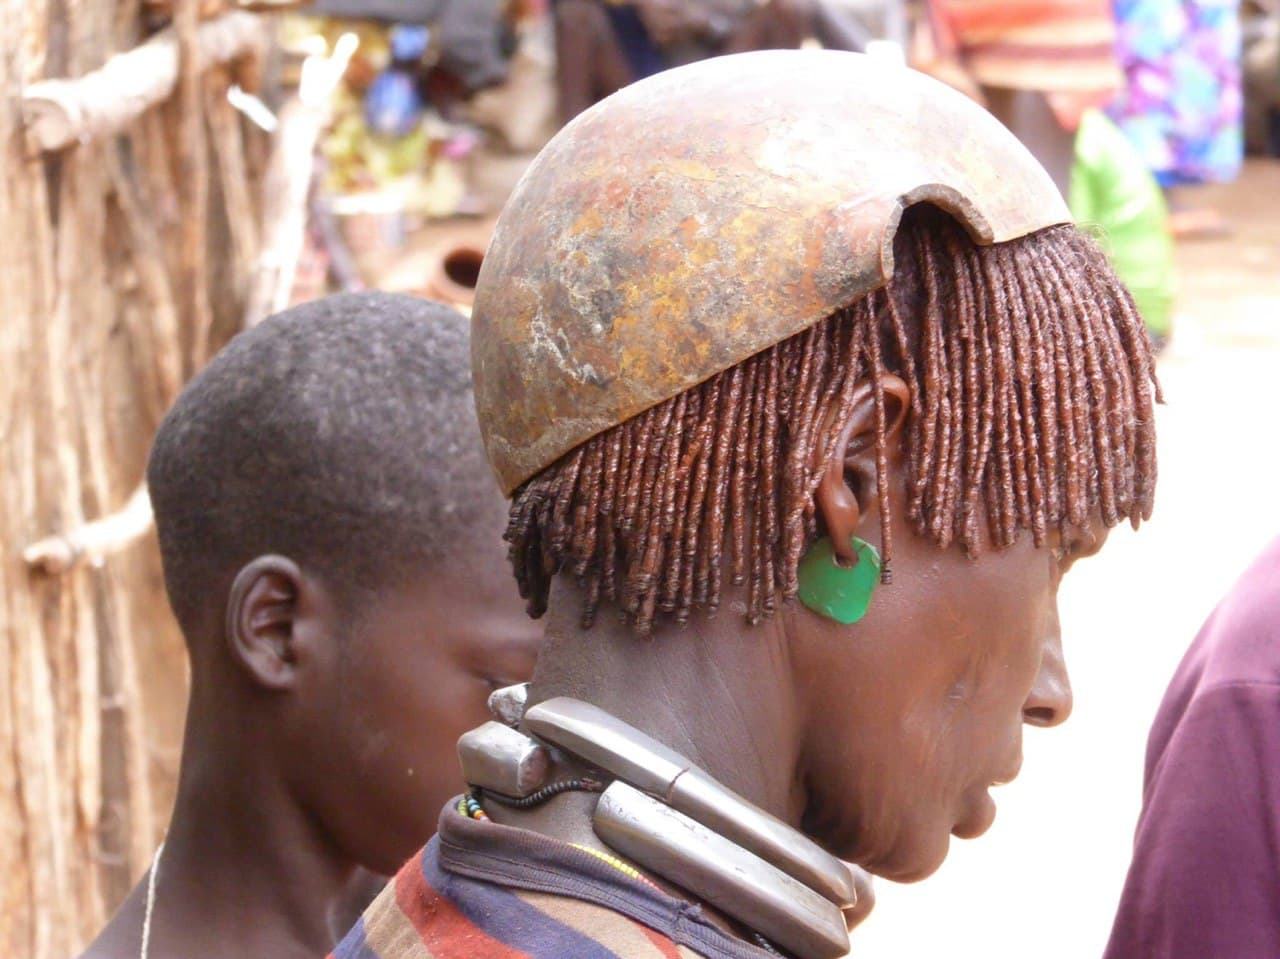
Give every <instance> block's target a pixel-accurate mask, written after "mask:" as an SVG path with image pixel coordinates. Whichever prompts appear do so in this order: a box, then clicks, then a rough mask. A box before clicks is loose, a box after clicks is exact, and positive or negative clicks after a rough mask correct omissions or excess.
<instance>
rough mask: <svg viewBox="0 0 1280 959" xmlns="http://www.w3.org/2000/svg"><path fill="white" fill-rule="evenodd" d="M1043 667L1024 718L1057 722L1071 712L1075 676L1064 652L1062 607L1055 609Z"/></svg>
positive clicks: (1043, 723) (1032, 722)
mask: <svg viewBox="0 0 1280 959" xmlns="http://www.w3.org/2000/svg"><path fill="white" fill-rule="evenodd" d="M1050 618H1051V622H1050V624H1049V629H1048V635H1047V636H1046V637H1045V642H1044V653H1043V655H1042V656H1041V658H1040V670H1039V672H1037V673H1036V679H1035V682H1034V683H1033V684H1032V685H1031V692H1030V694H1029V695H1028V696H1027V701H1026V702H1025V703H1023V704H1022V721H1023V722H1025V723H1027V725H1029V726H1041V727H1045V728H1048V727H1049V726H1057V725H1059V724H1060V723H1064V722H1066V721H1067V717H1068V716H1070V715H1071V702H1072V700H1071V677H1069V676H1068V675H1067V663H1066V660H1065V659H1064V658H1063V656H1062V633H1061V631H1060V630H1059V629H1058V611H1057V610H1056V609H1055V610H1054V611H1053V614H1052V616H1051V617H1050Z"/></svg>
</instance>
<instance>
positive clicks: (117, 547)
mask: <svg viewBox="0 0 1280 959" xmlns="http://www.w3.org/2000/svg"><path fill="white" fill-rule="evenodd" d="M153 519H154V517H153V516H152V513H151V497H150V496H149V495H148V494H147V486H146V484H145V483H144V484H142V485H141V486H139V487H138V488H137V489H136V490H134V492H133V495H132V496H130V497H129V501H128V502H127V503H125V505H124V508H123V509H121V510H120V511H119V512H118V513H112V514H111V515H109V516H104V517H102V518H101V519H96V520H93V521H92V522H89V523H85V524H84V525H82V526H77V527H75V528H74V529H70V530H67V532H65V533H61V534H58V535H54V536H46V537H45V538H44V539H42V540H39V541H37V542H35V543H32V544H31V545H30V546H28V547H27V548H26V549H24V550H23V551H22V559H23V561H24V562H25V563H26V564H27V565H28V566H30V567H31V568H32V569H37V570H40V571H41V572H44V573H47V574H49V575H50V576H57V575H60V574H62V573H65V572H67V571H68V570H70V569H71V568H73V567H74V566H76V565H77V564H79V563H81V562H83V561H84V560H85V559H88V560H89V561H91V562H94V563H97V562H100V561H101V560H103V559H104V558H106V557H107V556H110V555H112V554H113V553H118V552H120V551H121V550H123V549H125V548H126V547H128V546H131V545H132V544H133V543H135V542H137V541H138V540H139V539H141V538H142V537H143V536H144V535H146V533H147V531H148V530H150V529H151V524H152V521H153Z"/></svg>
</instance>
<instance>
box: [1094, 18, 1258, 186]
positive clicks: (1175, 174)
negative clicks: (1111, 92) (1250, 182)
mask: <svg viewBox="0 0 1280 959" xmlns="http://www.w3.org/2000/svg"><path fill="white" fill-rule="evenodd" d="M1115 7H1116V17H1117V19H1118V21H1119V27H1120V43H1119V52H1120V59H1121V64H1122V66H1123V67H1124V71H1125V74H1126V77H1127V83H1126V85H1125V88H1124V90H1123V91H1122V92H1121V94H1120V95H1119V96H1118V97H1117V99H1116V100H1115V101H1114V102H1113V103H1112V105H1111V106H1110V108H1109V109H1108V112H1109V113H1110V115H1111V117H1112V119H1114V120H1115V121H1116V123H1117V124H1119V126H1120V128H1121V129H1122V130H1123V131H1124V133H1125V135H1126V136H1127V137H1128V138H1129V140H1130V141H1131V142H1132V143H1133V145H1134V146H1135V147H1137V149H1138V152H1139V153H1140V154H1141V155H1142V157H1143V159H1144V160H1145V161H1146V163H1147V166H1148V167H1150V169H1151V171H1152V172H1153V173H1154V174H1155V175H1156V178H1157V179H1158V180H1159V181H1160V183H1161V185H1163V186H1172V185H1175V184H1178V183H1204V182H1218V181H1225V180H1231V179H1233V178H1234V177H1235V176H1236V174H1237V173H1239V171H1240V163H1241V160H1242V158H1243V151H1244V146H1243V133H1242V111H1243V106H1244V104H1243V100H1242V97H1241V83H1240V10H1239V0H1115Z"/></svg>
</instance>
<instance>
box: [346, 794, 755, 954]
mask: <svg viewBox="0 0 1280 959" xmlns="http://www.w3.org/2000/svg"><path fill="white" fill-rule="evenodd" d="M455 802H456V801H455ZM770 956H771V954H770V953H768V952H766V951H765V950H764V949H761V948H759V947H757V946H754V945H751V944H749V943H745V942H742V941H741V940H738V939H735V938H733V937H731V936H729V935H728V934H727V933H725V932H723V931H722V930H721V929H720V928H719V927H717V926H714V925H712V924H711V923H710V922H708V921H707V919H706V918H705V917H704V916H703V915H702V908H701V906H698V905H696V904H694V903H690V902H686V901H684V900H681V899H676V898H673V897H671V896H668V895H667V894H665V893H663V892H661V891H659V890H658V889H656V888H655V887H652V886H650V885H648V884H647V883H645V882H643V881H640V880H636V879H633V878H631V877H630V876H627V875H625V874H623V873H622V872H620V871H619V870H618V869H617V868H615V867H614V866H612V865H609V864H608V863H606V862H603V861H601V860H600V859H598V858H597V857H595V856H593V855H591V854H590V853H588V852H586V851H585V850H582V849H578V848H576V847H574V846H571V845H568V844H567V843H563V842H559V841H557V840H554V839H550V838H548V837H546V836H542V835H539V834H537V833H533V832H529V831H527V830H524V829H513V828H511V827H509V826H500V825H498V824H496V823H492V822H479V821H477V820H474V819H469V818H467V817H466V816H464V815H462V814H460V813H459V812H458V811H457V809H456V808H455V806H454V804H453V803H451V804H450V805H449V806H446V807H445V810H444V812H443V813H442V814H441V817H440V832H439V833H438V834H437V835H436V836H435V838H433V839H432V840H431V841H430V842H429V843H427V846H426V848H425V849H423V850H422V852H421V853H420V854H419V855H418V856H416V857H415V858H413V859H411V860H410V861H409V862H408V863H406V864H405V866H404V868H403V869H401V870H400V873H399V874H398V875H397V876H396V878H395V880H394V881H393V882H391V883H389V884H388V885H387V888H386V889H385V890H383V892H382V894H381V895H380V896H379V897H378V898H377V899H376V900H375V901H374V903H373V905H371V906H370V907H369V908H368V910H366V911H365V914H364V916H363V917H362V918H361V919H360V921H359V922H358V923H356V925H355V927H354V928H352V930H351V931H350V932H349V933H347V935H346V937H345V938H344V939H343V940H342V942H341V943H340V944H339V945H338V948H337V949H336V950H334V952H333V953H332V956H331V957H330V959H770Z"/></svg>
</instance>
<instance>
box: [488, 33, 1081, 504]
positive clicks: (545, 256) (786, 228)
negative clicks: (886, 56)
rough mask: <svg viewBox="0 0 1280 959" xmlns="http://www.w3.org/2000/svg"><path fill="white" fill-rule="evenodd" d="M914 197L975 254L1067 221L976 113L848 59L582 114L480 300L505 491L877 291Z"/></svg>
mask: <svg viewBox="0 0 1280 959" xmlns="http://www.w3.org/2000/svg"><path fill="white" fill-rule="evenodd" d="M922 201H928V202H930V203H933V204H935V205H937V206H939V207H942V208H943V209H945V210H947V211H949V212H950V213H951V214H953V215H954V216H955V217H956V218H957V219H958V220H959V221H960V222H962V223H963V224H964V225H965V227H966V229H967V230H968V231H969V233H970V235H971V236H972V237H973V239H974V241H975V242H976V243H979V244H991V243H999V242H1003V241H1005V240H1012V239H1015V238H1017V237H1020V236H1024V235H1026V234H1028V233H1032V232H1034V231H1036V230H1040V229H1042V228H1044V227H1048V226H1052V225H1054V224H1058V223H1064V222H1069V221H1070V219H1071V217H1070V214H1069V213H1068V211H1067V208H1066V205H1065V204H1064V202H1063V200H1062V197H1061V196H1060V194H1059V193H1058V191H1057V189H1056V188H1055V186H1054V184H1053V182H1052V181H1051V180H1050V178H1049V176H1048V175H1047V174H1046V173H1045V172H1044V170H1043V169H1042V168H1041V167H1040V166H1039V164H1038V163H1037V162H1036V161H1035V160H1034V159H1033V158H1032V156H1031V154H1030V153H1028V152H1027V150H1026V149H1025V148H1024V147H1023V146H1022V145H1021V144H1020V143H1019V142H1018V141H1017V140H1016V139H1015V138H1014V137H1013V135H1012V134H1010V133H1009V132H1008V131H1007V130H1005V128H1004V127H1003V126H1001V125H1000V123H999V122H998V121H997V120H995V119H994V118H993V117H991V116H990V115H989V114H988V113H987V112H986V111H984V110H983V109H982V108H981V107H979V106H978V105H977V104H975V103H973V102H971V101H970V100H968V99H967V98H966V97H964V96H963V95H961V94H960V93H957V92H955V91H954V90H951V89H950V88H948V87H946V86H944V85H943V84H941V83H939V82H937V81H935V80H932V79H930V78H928V77H926V76H924V75H923V74H920V73H917V72H914V71H911V70H907V69H905V68H903V67H900V66H897V65H895V64H891V63H884V62H881V61H878V60H875V59H872V58H870V57H867V56H864V55H861V54H855V53H837V52H831V51H813V50H808V51H770V52H766V53H748V54H742V55H738V56H731V57H720V58H717V59H712V60H706V61H703V62H701V63H696V64H693V65H691V66H687V67H681V68H679V69H676V70H670V71H668V72H666V73H661V74H658V75H657V76H653V77H650V78H648V79H646V80H642V81H640V82H639V83H636V84H633V85H632V86H629V87H627V88H626V89H624V90H621V91H620V92H618V93H616V94H614V95H613V96H611V97H609V98H608V99H607V100H604V101H602V102H601V103H598V104H596V105H595V106H594V107H592V108H591V109H589V110H587V111H586V112H585V113H583V114H582V115H580V116H579V117H578V118H577V119H575V120H574V121H573V122H572V123H570V124H569V125H568V126H566V127H565V128H564V129H563V130H561V131H560V133H559V134H557V135H556V137H555V138H554V139H552V141H551V142H550V143H549V144H547V146H546V148H545V149H543V151H542V152H541V153H540V154H539V155H538V157H537V158H536V159H535V160H534V162H533V164H532V166H530V168H529V170H528V171H527V172H526V174H525V176H524V178H523V179H522V180H521V181H520V183H519V185H518V186H517V187H516V190H515V193H514V194H513V195H512V197H511V200H510V202H509V203H508V204H507V206H506V208H505V209H504V210H503V212H502V215H501V217H500V218H499V220H498V223H497V227H496V229H495V231H494V235H493V240H492V243H491V245H490V247H489V251H488V253H487V255H486V256H485V260H484V266H483V267H482V268H481V271H480V276H479V281H478V284H477V286H476V293H475V306H474V311H473V314H472V318H473V329H472V363H473V368H474V373H475V394H476V406H477V410H478V413H479V418H480V425H481V429H482V431H483V433H484V442H485V447H486V449H487V450H488V453H489V459H490V461H491V463H492V464H493V468H494V471H495V472H496V473H497V476H498V480H499V482H500V484H501V486H502V489H503V492H504V493H505V494H507V495H511V493H512V492H513V491H514V490H515V489H516V488H517V487H518V486H519V485H520V484H521V483H523V482H524V481H525V480H527V479H529V478H530V477H532V476H534V475H535V474H537V473H538V472H540V471H541V470H543V469H544V468H546V467H547V466H549V465H551V464H552V463H554V462H555V461H556V460H558V459H559V458H560V457H561V456H563V455H564V454H565V453H567V452H568V451H570V450H572V449H573V448H574V447H575V446H578V445H579V444H580V443H582V442H584V441H586V440H587V439H590V438H591V437H592V436H594V435H595V434H597V433H600V432H602V431H604V430H606V429H608V428H609V427H611V426H614V425H616V424H618V423H622V422H625V421H626V420H628V419H630V418H631V417H633V416H635V415H636V414H637V413H640V412H643V411H644V410H646V409H648V408H649V407H651V406H654V405H656V404H658V403H660V402H662V401H663V400H666V399H669V398H670V397H672V396H676V395H678V394H679V393H681V392H682V391H684V390H686V389H688V388H689V387H691V386H694V385H696V384H698V383H701V382H702V381H704V380H706V379H708V378H710V377H712V376H714V375H715V374H716V373H718V372H720V371H721V370H725V369H728V368H729V367H731V366H733V365H735V364H737V363H739V362H741V361H742V360H744V359H746V358H748V357H750V356H752V355H754V354H755V353H758V352H760V351H761V350H764V349H766V348H768V347H770V346H772V345H773V344H775V343H778V342H780V341H781V340H784V339H786V338H787V337H789V336H791V335H793V334H795V333H798V332H800V331H801V330H803V329H805V328H806V327H808V326H811V325H812V324H814V323H816V322H818V321H819V320H822V319H823V318H825V317H827V316H829V315H830V314H831V313H833V312H835V311H836V310H837V309H839V308H841V307H843V306H846V305H848V304H849V303H851V302H852V301H854V300H856V299H857V298H858V297H860V296H862V295H863V294H865V293H868V292H870V291H872V290H874V289H876V288H878V287H880V286H882V285H883V284H884V283H885V281H886V279H887V278H888V277H890V276H891V275H892V274H893V237H894V233H895V231H896V230H897V226H898V222H899V220H900V219H901V216H902V212H903V210H904V209H905V208H907V207H908V206H910V205H912V204H914V203H919V202H922Z"/></svg>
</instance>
